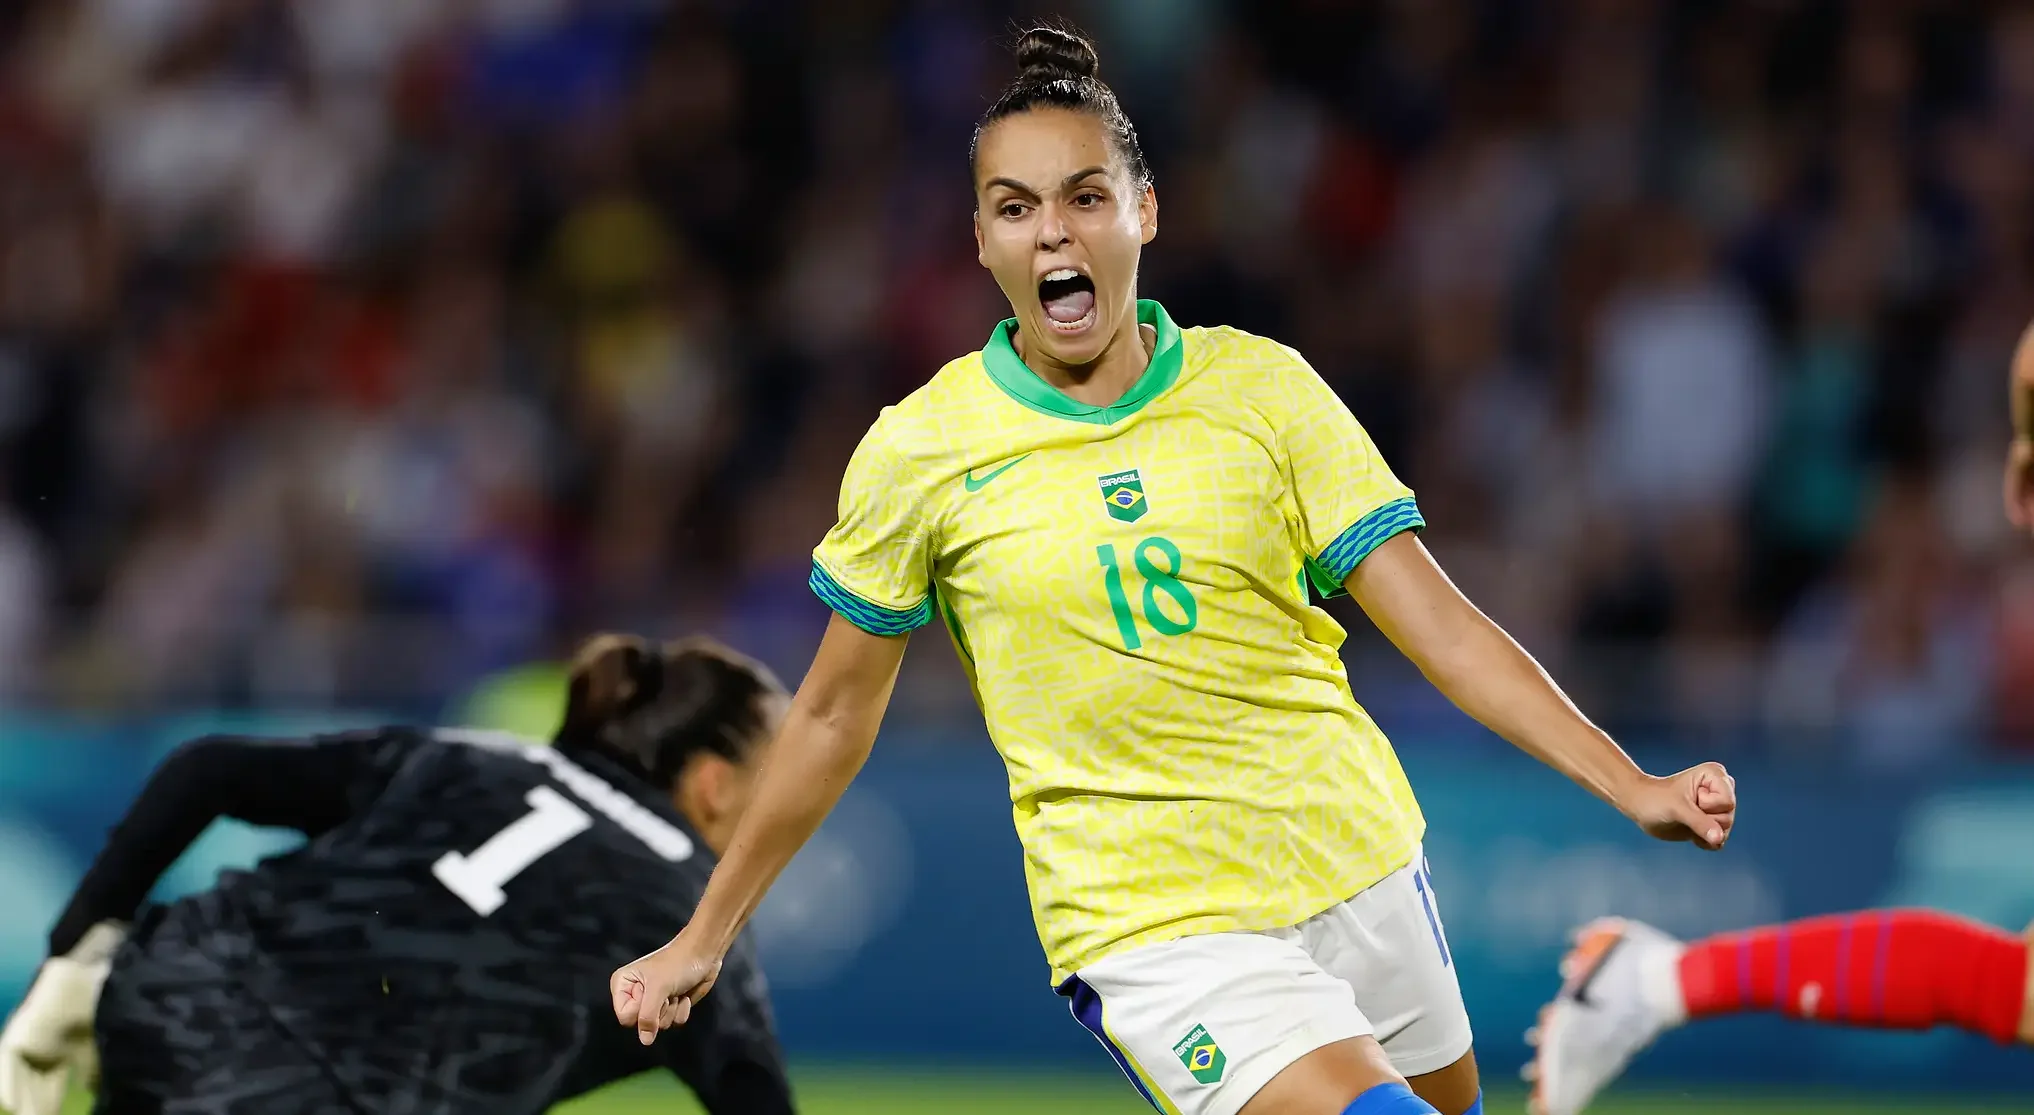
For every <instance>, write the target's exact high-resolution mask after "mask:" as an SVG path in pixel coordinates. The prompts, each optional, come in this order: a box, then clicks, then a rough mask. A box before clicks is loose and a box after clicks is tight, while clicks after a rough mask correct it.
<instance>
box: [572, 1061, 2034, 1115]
mask: <svg viewBox="0 0 2034 1115" xmlns="http://www.w3.org/2000/svg"><path fill="white" fill-rule="evenodd" d="M797 1088H798V1100H799V1110H800V1111H801V1112H802V1113H806V1115H931V1113H933V1112H942V1113H944V1112H963V1111H964V1112H969V1113H971V1115H1037V1113H1039V1112H1052V1113H1053V1115H1151V1108H1150V1107H1149V1106H1147V1105H1146V1104H1145V1103H1144V1101H1143V1100H1141V1099H1139V1098H1138V1097H1137V1094H1136V1093H1135V1092H1133V1091H1131V1089H1130V1085H1129V1084H1128V1082H1126V1081H1124V1080H1123V1079H1122V1078H1121V1077H1114V1076H1092V1075H1084V1074H1068V1073H1065V1072H1063V1071H1058V1070H1040V1071H1039V1072H1036V1073H1021V1072H1008V1071H998V1072H995V1073H986V1074H983V1073H967V1072H960V1071H951V1070H949V1071H926V1070H922V1069H915V1070H906V1071H897V1072H884V1071H882V1070H880V1069H876V1068H867V1067H863V1068H852V1069H825V1070H818V1069H815V1070H808V1071H805V1072H801V1073H799V1074H798V1075H797ZM1484 1110H1485V1111H1487V1112H1488V1113H1489V1115H1498V1113H1500V1112H1506V1113H1511V1115H1522V1113H1523V1112H1524V1111H1525V1093H1523V1092H1521V1091H1516V1090H1506V1091H1501V1092H1492V1093H1491V1094H1490V1095H1489V1096H1487V1097H1486V1098H1485V1100H1484ZM2028 1110H2034V1098H2028V1097H2022V1098H2020V1099H2019V1100H2017V1101H2001V1102H1994V1103H1989V1104H1987V1103H1984V1102H1979V1101H1974V1100H1973V1101H1956V1102H1943V1101H1940V1100H1935V1099H1931V1098H1929V1097H1927V1096H1924V1095H1915V1096H1904V1097H1896V1098H1891V1099H1888V1098H1885V1097H1872V1096H1861V1095H1847V1094H1843V1093H1815V1092H1786V1091H1780V1092H1764V1093H1758V1094H1747V1093H1742V1092H1730V1091H1704V1092H1700V1093H1683V1094H1675V1093H1672V1092H1659V1091H1655V1092H1632V1093H1628V1094H1620V1095H1618V1096H1614V1097H1608V1098H1605V1099H1603V1100H1601V1101H1599V1102H1598V1103H1597V1104H1596V1105H1595V1106H1593V1107H1591V1108H1590V1109H1589V1111H1590V1115H1717V1113H1719V1112H1727V1113H1728V1115H1921V1113H1923V1112H1926V1113H1927V1115H2004V1113H2005V1112H2009V1111H2021V1112H2025V1111H2028ZM555 1111H556V1113H557V1115H652V1113H656V1115H681V1113H683V1115H694V1113H696V1112H698V1111H699V1108H698V1107H697V1105H695V1104H694V1103H693V1102H692V1100H691V1097H690V1096H687V1095H683V1094H682V1093H681V1092H680V1090H679V1089H678V1088H677V1087H676V1086H674V1085H672V1084H671V1083H669V1082H668V1081H665V1080H659V1079H656V1078H654V1077H639V1078H637V1079H635V1080H631V1081H626V1082H624V1083H622V1084H618V1085H616V1086H614V1087H612V1088H609V1089H606V1090H605V1091H602V1092H597V1093H595V1094H593V1095H591V1096H587V1097H585V1098H583V1099H580V1100H577V1101H574V1102H573V1103H569V1104H566V1105H564V1106H562V1107H559V1108H556V1109H555Z"/></svg>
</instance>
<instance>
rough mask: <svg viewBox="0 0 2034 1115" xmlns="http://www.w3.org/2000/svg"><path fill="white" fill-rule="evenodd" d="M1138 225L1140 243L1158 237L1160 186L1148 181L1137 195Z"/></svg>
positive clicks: (1145, 242)
mask: <svg viewBox="0 0 2034 1115" xmlns="http://www.w3.org/2000/svg"><path fill="white" fill-rule="evenodd" d="M1137 225H1138V235H1139V237H1140V239H1139V243H1144V244H1149V243H1151V242H1152V241H1153V240H1155V239H1157V238H1158V187H1156V186H1153V185H1151V184H1150V183H1148V182H1147V183H1145V186H1144V192H1143V193H1141V194H1139V195H1138V196H1137Z"/></svg>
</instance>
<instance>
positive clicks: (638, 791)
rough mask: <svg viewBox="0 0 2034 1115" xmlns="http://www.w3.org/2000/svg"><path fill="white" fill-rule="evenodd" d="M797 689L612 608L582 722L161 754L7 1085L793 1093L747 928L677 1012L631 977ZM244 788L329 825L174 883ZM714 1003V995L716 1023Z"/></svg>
mask: <svg viewBox="0 0 2034 1115" xmlns="http://www.w3.org/2000/svg"><path fill="white" fill-rule="evenodd" d="M785 704H786V696H785V691H784V688H783V686H782V684H781V683H779V682H778V681H777V679H776V678H775V677H773V676H772V675H771V674H770V673H769V671H768V670H766V669H765V668H764V667H762V666H761V665H760V664H758V663H755V662H753V661H751V660H749V659H747V658H745V657H743V656H741V655H739V654H736V653H735V652H733V651H731V650H729V649H727V648H725V647H723V646H720V645H719V644H717V643H713V642H710V641H707V640H688V641H685V642H680V643H675V644H670V645H667V646H657V645H653V644H650V643H646V642H644V641H642V640H638V639H631V638H623V637H618V636H602V637H600V638H597V639H595V640H593V641H592V642H590V643H589V644H587V646H586V647H585V648H584V649H583V650H582V651H581V652H580V654H579V656H578V658H577V660H576V661H575V663H574V666H573V670H572V674H571V684H570V696H569V697H568V700H567V706H566V710H565V716H564V725H563V727H562V728H561V729H560V730H559V733H558V736H557V739H556V740H555V743H554V746H550V747H545V746H542V745H541V744H536V743H531V742H528V741H523V740H518V739H515V738H512V737H507V736H500V735H494V734H490V733H478V732H462V731H453V730H435V731H434V730H428V729H409V728H388V729H381V730H376V731H368V732H357V733H349V734H342V735H330V736H320V737H316V738H312V739H308V740H301V741H289V740H265V739H247V738H239V737H228V736H213V737H207V738H204V739H199V740H195V741H192V742H190V743H187V744H185V745H183V746H182V747H181V748H179V749H178V750H177V751H176V752H175V753H173V754H172V755H171V756H170V757H169V758H168V759H167V760H165V761H164V763H163V764H162V766H161V767H160V768H158V769H157V770H156V772H155V774H154V775H153V777H152V778H151V779H150V781H149V783H148V785H147V786H146V787H145V788H144V789H143V790H142V792H141V795H140V797H139V798H138V799H137V800H136V801H135V802H134V804H133V806H132V808H130V809H129V811H128V813H127V816H126V817H125V819H124V820H122V821H121V823H120V824H119V826H118V827H116V828H115V829H114V830H113V833H112V835H111V838H110V839H109V840H108V842H107V845H106V848H105V850H104V851H102V852H101V853H100V855H99V857H98V859H97V860H96V861H95V862H94V863H93V865H92V868H91V870H90V871H89V872H88V873H87V874H86V876H85V878H84V881H83V882H82V883H81V884H80V885H79V887H78V891H77V894H76V895H75V896H74V897H73V898H72V900H71V903H70V906H69V908H68V909H66V910H65V911H64V914H63V916H62V918H61V920H59V922H58V923H57V926H56V929H55V930H54V931H53V932H52V933H51V936H50V959H49V960H48V961H47V962H46V963H45V964H44V965H43V968H42V970H41V971H40V972H39V973H38V974H37V976H36V979H35V982H34V984H33V985H32V986H31V987H30V989H29V992H28V995H27V997H26V998H25V999H24V1000H23V1001H22V1003H21V1005H20V1007H19V1008H18V1009H17V1010H16V1011H15V1013H14V1015H13V1017H12V1018H10V1019H9V1021H8V1023H7V1026H6V1029H5V1031H4V1033H0V1111H6V1112H10V1113H12V1115H56V1112H57V1111H58V1109H59V1108H60V1107H61V1106H62V1103H63V1098H64V1094H65V1092H66V1090H67V1087H68V1086H69V1081H70V1079H71V1078H72V1077H73V1076H74V1075H76V1076H77V1077H79V1078H81V1079H82V1080H84V1081H85V1082H86V1083H91V1082H92V1081H93V1080H94V1078H96V1086H97V1092H98V1098H97V1103H96V1107H95V1108H94V1110H95V1111H96V1112H98V1113H100V1115H144V1113H148V1115H153V1113H157V1112H161V1113H172V1112H174V1113H181V1115H255V1113H259V1115H297V1113H302V1115H314V1113H315V1115H328V1113H329V1115H352V1113H363V1115H364V1113H368V1112H396V1111H408V1112H434V1113H447V1115H464V1113H468V1112H470V1113H473V1115H481V1113H486V1115H519V1113H523V1112H540V1111H543V1110H545V1109H546V1108H548V1107H549V1106H551V1105H552V1104H554V1103H557V1102H559V1101H561V1100H565V1099H568V1098H570V1097H572V1096H575V1095H578V1094H580V1093H583V1092H586V1091H589V1090H591V1089H593V1088H596V1087H599V1086H600V1085H603V1084H606V1083H608V1082H610V1081H614V1080H618V1079H620V1078H622V1077H626V1076H632V1075H634V1074H636V1073H640V1072H643V1071H646V1070H649V1069H653V1068H658V1067H663V1068H668V1069H669V1070H670V1071H672V1072H673V1073H675V1074H677V1076H678V1077H679V1078H680V1079H682V1080H683V1081H684V1082H685V1083H686V1084H687V1085H688V1086H690V1087H691V1089H692V1090H693V1091H694V1092H695V1093H697V1095H698V1096H699V1099H700V1101H701V1103H703V1104H704V1105H705V1107H706V1109H707V1110H708V1111H709V1112H712V1113H713V1115H727V1113H733V1112H741V1113H756V1115H773V1113H788V1112H790V1111H792V1103H791V1096H790V1091H789V1088H788V1086H787V1084H786V1082H785V1078H784V1070H783V1063H782V1058H781V1056H780V1054H779V1051H778V1046H777V1040H776V1036H775V1031H774V1027H773V1024H772V1021H771V1016H770V1009H769V1004H768V999H767V993H766V991H765V988H764V985H763V979H762V974H761V972H760V971H759V970H758V969H757V967H756V963H755V959H754V955H753V953H752V951H751V950H750V948H749V947H748V945H747V944H746V943H744V944H743V945H742V946H740V947H738V948H737V949H736V950H735V951H734V952H733V953H731V954H730V955H729V957H728V961H727V966H726V968H725V970H724V971H723V973H722V975H721V978H720V993H719V994H716V995H715V996H714V997H713V998H712V999H711V1000H708V1001H707V1002H706V1003H705V1004H703V1005H702V1008H701V1009H702V1012H703V1013H702V1015H701V1016H700V1018H699V1019H698V1020H696V1021H695V1022H694V1023H693V1024H692V1025H689V1026H687V1027H686V1028H685V1030H684V1031H683V1032H682V1033H681V1034H679V1035H678V1039H679V1040H678V1041H676V1042H658V1043H657V1044H656V1045H655V1046H654V1047H645V1046H643V1045H641V1044H640V1043H639V1042H637V1040H636V1037H635V1035H634V1034H633V1033H631V1032H629V1031H626V1030H619V1029H616V1028H615V1026H614V1025H613V1023H612V1021H610V1020H609V1018H608V1009H609V1008H608V993H607V977H608V973H609V972H611V971H612V970H613V969H614V968H615V967H617V966H619V965H621V964H624V963H627V962H628V961H629V960H630V959H631V958H633V957H636V956H639V955H641V954H642V953H645V952H648V951H649V950H651V949H653V948H655V947H656V946H658V945H659V944H661V943H662V942H663V941H664V939H665V938H666V937H668V936H669V935H670V926H671V924H672V923H673V922H674V921H677V922H683V921H685V920H688V919H689V918H690V917H691V914H692V910H693V907H694V905H695V903H696V902H697V900H698V897H699V894H700V892H701V890H702V889H703V888H704V887H705V885H706V879H707V875H708V873H709V872H710V871H711V869H712V867H713V862H714V853H715V851H716V850H718V849H719V848H721V847H723V846H724V844H725V842H726V840H727V838H728V836H729V835H730V834H731V833H732V832H733V831H734V824H735V820H736V818H737V817H738V816H739V815H740V813H741V811H742V809H743V808H744V807H745V806H746V805H747V802H748V797H749V791H750V787H751V785H752V784H753V779H754V774H755V769H756V767H757V765H758V763H759V760H760V757H761V753H762V751H763V750H764V748H765V745H766V744H767V743H768V741H769V740H770V738H771V737H772V736H773V735H774V733H775V730H776V727H777V724H778V722H779V720H780V719H781V717H782V715H783V710H784V707H785ZM216 817H234V818H238V819H240V820H243V821H247V822H249V823H252V824H257V825H271V826H286V827H289V828H293V829H297V830H299V831H301V832H303V833H304V834H305V835H306V836H307V837H308V838H309V839H308V841H307V842H306V843H305V844H304V845H303V846H302V847H300V848H298V849H297V850H295V851H292V852H289V853H287V854H284V855H280V856H276V857H273V858H270V859H267V860H264V861H263V862H262V863H261V864H259V865H258V866H256V867H255V868H253V869H252V870H249V871H244V872H227V873H225V874H223V875H222V876H221V878H220V879H219V881H218V883H217V885H216V886H215V887H214V888H213V889H211V890H209V891H205V892H203V893H200V894H197V895H194V896H192V897H189V898H186V899H183V900H181V901H178V902H175V903H173V904H170V905H166V906H144V904H143V900H144V898H145V896H146V895H147V893H148V892H149V890H150V889H151V888H152V887H153V886H154V885H155V882H156V879H157V877H158V876H159V875H160V874H161V873H162V872H163V871H164V870H165V869H166V868H167V867H168V866H169V865H170V864H171V863H172V862H173V861H174V860H175V859H176V858H177V857H178V856H179V855H180V854H181V853H182V852H183V850H184V849H185V848H186V847H188V846H189V845H190V843H191V842H192V841H193V840H195V839H196V838H197V837H198V835H199V834H200V833H201V832H203V831H204V829H205V828H206V826H207V825H209V824H210V823H211V822H212V820H213V819H214V818H216ZM702 1022H703V1023H704V1025H701V1023H702Z"/></svg>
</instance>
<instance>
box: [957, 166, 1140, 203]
mask: <svg viewBox="0 0 2034 1115" xmlns="http://www.w3.org/2000/svg"><path fill="white" fill-rule="evenodd" d="M1107 173H1109V168H1108V167H1105V166H1099V165H1098V166H1091V167H1086V168H1083V169H1081V170H1077V171H1074V172H1073V173H1072V174H1069V175H1067V176H1066V177H1065V178H1062V179H1060V180H1059V188H1060V189H1062V190H1063V189H1066V188H1068V187H1070V186H1072V185H1074V184H1075V183H1078V182H1080V181H1081V180H1082V179H1084V178H1092V177H1094V176H1095V175H1097V174H1107ZM996 186H1001V187H1003V188H1004V189H1006V190H1010V191H1012V192H1014V193H1019V194H1023V195H1024V196H1025V197H1037V196H1038V191H1037V190H1036V189H1033V188H1032V187H1031V185H1030V184H1029V183H1027V182H1019V181H1018V180H1017V179H1015V178H1003V177H1000V176H999V177H996V178H991V179H989V180H988V181H987V182H984V183H982V188H983V189H985V190H987V189H991V188H994V187H996Z"/></svg>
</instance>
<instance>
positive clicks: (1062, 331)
mask: <svg viewBox="0 0 2034 1115" xmlns="http://www.w3.org/2000/svg"><path fill="white" fill-rule="evenodd" d="M1104 317H1105V315H1104V314H1103V312H1102V304H1101V301H1100V300H1099V299H1098V300H1096V302H1095V305H1094V307H1093V308H1092V309H1090V310H1089V311H1088V312H1087V313H1085V314H1083V315H1081V318H1080V320H1078V321H1071V322H1067V321H1055V320H1053V318H1052V316H1051V315H1050V314H1048V313H1046V312H1045V308H1044V307H1043V306H1040V307H1039V308H1038V311H1037V314H1036V316H1035V317H1034V319H1033V322H1032V330H1031V335H1032V337H1033V338H1034V339H1036V341H1037V342H1038V347H1039V348H1041V349H1043V350H1044V351H1045V355H1047V356H1050V357H1052V359H1053V360H1055V361H1057V362H1058V363H1060V364H1066V365H1072V366H1079V365H1082V364H1092V363H1094V362H1095V361H1096V360H1097V359H1099V358H1100V357H1101V355H1102V350H1103V349H1104V348H1107V347H1108V344H1109V335H1110V333H1111V330H1110V329H1109V328H1108V324H1107V322H1106V321H1105V320H1104Z"/></svg>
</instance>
